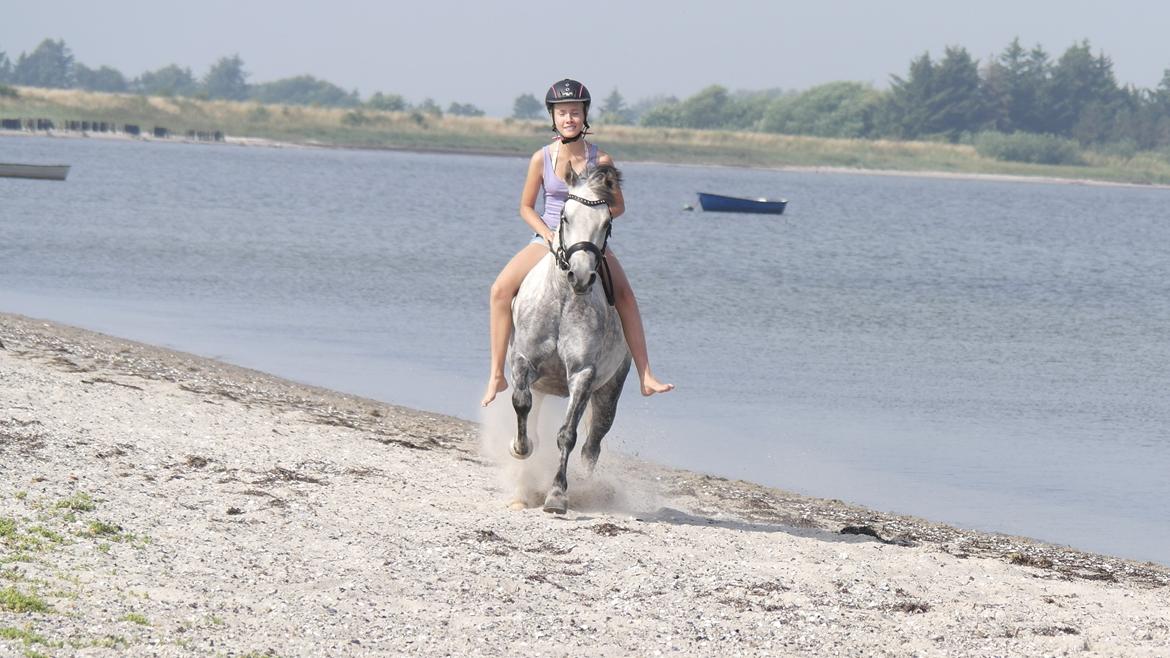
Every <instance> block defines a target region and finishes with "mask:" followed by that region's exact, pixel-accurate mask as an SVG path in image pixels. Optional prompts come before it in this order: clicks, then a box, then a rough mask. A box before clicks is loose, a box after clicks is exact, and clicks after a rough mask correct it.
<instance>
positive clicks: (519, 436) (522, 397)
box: [508, 354, 533, 459]
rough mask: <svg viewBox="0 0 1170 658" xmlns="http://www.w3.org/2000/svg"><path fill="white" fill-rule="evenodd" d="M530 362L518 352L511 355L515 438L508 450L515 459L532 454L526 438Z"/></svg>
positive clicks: (529, 398) (530, 388) (530, 398)
mask: <svg viewBox="0 0 1170 658" xmlns="http://www.w3.org/2000/svg"><path fill="white" fill-rule="evenodd" d="M532 375H533V372H532V364H531V363H529V362H528V359H526V358H524V357H523V356H522V355H520V354H514V355H513V357H512V378H513V379H514V380H515V381H513V383H512V407H513V408H514V409H515V410H516V438H515V439H513V440H512V445H510V446H509V448H508V449H509V451H510V452H511V453H512V456H513V457H515V458H516V459H528V458H529V457H531V456H532V442H531V441H529V440H528V412H529V411H531V410H532Z"/></svg>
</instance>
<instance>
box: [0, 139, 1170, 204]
mask: <svg viewBox="0 0 1170 658" xmlns="http://www.w3.org/2000/svg"><path fill="white" fill-rule="evenodd" d="M0 137H42V138H45V137H47V138H58V139H102V140H110V141H139V142H159V143H171V144H195V145H202V146H246V147H260V148H292V149H329V150H343V151H345V150H348V151H391V152H404V153H422V154H439V155H477V156H489V157H503V158H512V157H516V158H520V157H525V156H526V155H527V154H525V153H520V152H509V151H503V150H491V149H475V148H447V147H434V148H425V147H417V146H401V147H397V146H361V145H344V144H327V143H320V142H314V141H311V140H310V141H306V142H288V141H280V140H274V139H268V138H264V137H238V136H233V135H225V136H224V141H223V142H210V141H201V140H197V139H189V138H187V137H161V138H160V137H153V136H149V135H140V136H132V135H124V134H121V133H93V134H89V133H76V132H72V131H65V130H54V131H49V132H46V133H44V134H42V133H36V132H33V133H30V132H25V131H14V130H0ZM624 162H629V163H634V164H645V165H661V166H671V167H716V168H726V169H752V170H758V171H785V172H799V173H816V174H852V175H860V176H894V177H904V178H935V179H942V180H970V181H992V182H1005V183H1034V184H1049V185H1086V186H1094V187H1120V188H1131V189H1153V190H1170V184H1164V183H1130V182H1121V181H1107V180H1097V179H1092V178H1065V177H1059V176H1025V175H1020V174H994V173H975V172H953V171H934V170H909V169H864V168H853V167H838V166H829V165H778V166H763V165H734V164H725V163H702V162H698V163H686V162H666V161H660V160H635V159H627V160H624Z"/></svg>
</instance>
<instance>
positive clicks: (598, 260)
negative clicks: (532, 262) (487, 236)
mask: <svg viewBox="0 0 1170 658" xmlns="http://www.w3.org/2000/svg"><path fill="white" fill-rule="evenodd" d="M567 182H568V184H569V198H568V200H567V201H566V202H565V209H564V211H563V212H562V213H561V223H560V226H559V227H558V228H557V231H556V236H555V238H554V240H555V244H554V245H553V250H552V252H551V253H549V255H547V256H545V257H544V259H543V260H541V261H540V262H539V263H538V264H537V265H536V267H534V268H533V269H532V271H531V272H529V273H528V276H527V277H526V278H525V279H524V283H522V284H521V285H520V291H519V292H518V293H517V294H516V299H515V301H514V302H513V304H512V320H513V323H514V326H515V330H514V332H513V334H512V349H511V355H510V357H509V358H510V365H511V369H512V377H513V390H512V406H513V407H515V408H516V421H517V431H516V438H515V440H514V441H512V445H511V452H512V456H513V457H516V458H517V459H526V458H527V457H529V456H530V455H531V454H532V450H533V446H532V443H531V441H530V440H529V437H528V414H529V412H530V411H531V410H532V392H533V391H537V392H540V393H548V394H551V395H559V396H561V397H566V396H567V397H568V398H569V407H568V410H567V412H566V414H565V420H564V422H563V423H562V424H561V427H560V430H559V431H558V432H557V446H558V447H559V448H560V450H561V461H560V468H558V469H557V473H556V476H555V477H554V478H553V483H552V488H551V489H549V491H548V495H547V496H546V497H545V500H544V511H546V512H555V513H557V514H564V513H565V511H566V510H567V509H568V504H569V500H568V495H567V493H566V491H567V489H568V486H569V485H568V478H567V476H566V469H567V468H568V464H569V454H570V453H572V452H573V446H574V445H576V443H577V425H578V424H579V423H580V422H581V417H582V415H583V414H584V413H585V406H586V405H587V404H588V405H589V406H590V412H591V413H590V421H589V427H588V431H587V436H586V440H585V445H584V446H582V448H581V457H582V459H584V461H585V466H586V468H587V469H588V471H589V472H590V473H591V472H592V471H593V468H594V467H595V466H596V465H597V457H598V456H599V455H600V454H601V439H602V438H603V437H604V436H605V433H606V432H608V431H609V428H610V426H612V425H613V418H614V414H615V413H616V412H617V403H618V397H620V396H621V392H622V385H623V384H624V383H625V381H626V374H627V373H629V371H630V351H629V349H628V348H627V347H626V340H625V336H624V335H623V334H622V325H621V320H619V319H618V314H617V311H616V310H615V309H614V307H613V303H612V297H613V290H612V285H611V283H610V281H609V278H608V267H607V265H606V263H605V258H604V256H605V248H606V242H607V241H608V239H609V232H610V222H612V221H613V218H612V217H611V216H610V213H609V204H610V203H613V200H614V191H615V190H616V189H617V188H618V186H619V185H621V172H619V171H618V170H617V169H616V168H614V167H612V166H609V165H601V166H598V167H594V168H592V169H590V170H589V171H587V172H586V173H585V174H584V175H583V176H581V177H577V176H576V175H575V173H574V172H573V171H572V169H570V171H569V180H568V181H567ZM599 275H605V276H603V277H600V278H602V279H603V281H602V285H601V286H597V285H594V283H595V282H597V280H598V278H599ZM607 298H608V299H607Z"/></svg>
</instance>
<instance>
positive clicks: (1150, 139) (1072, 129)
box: [515, 39, 1170, 164]
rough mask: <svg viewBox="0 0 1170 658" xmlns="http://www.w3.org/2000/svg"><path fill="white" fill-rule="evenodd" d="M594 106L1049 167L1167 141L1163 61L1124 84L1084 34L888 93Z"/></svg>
mask: <svg viewBox="0 0 1170 658" xmlns="http://www.w3.org/2000/svg"><path fill="white" fill-rule="evenodd" d="M531 100H532V101H534V100H535V99H531ZM537 107H538V106H537ZM522 109H523V110H526V111H528V112H529V113H530V114H537V113H538V112H537V109H536V108H534V107H533V103H532V102H531V101H528V100H526V101H525V102H524V103H521V99H519V98H518V99H517V103H516V110H515V115H516V116H520V115H521V110H522ZM600 109H601V112H600V115H599V120H600V121H603V122H605V121H608V122H612V123H626V124H637V125H642V126H651V127H671V128H700V129H703V128H708V129H710V128H716V129H724V130H746V131H759V132H771V133H784V134H791V135H811V136H817V137H842V138H861V139H906V140H911V139H917V140H920V139H926V140H945V141H949V142H960V141H970V142H973V143H975V144H976V146H977V147H981V150H983V149H982V147H986V148H987V149H988V150H989V151H992V152H993V154H996V155H1000V156H1003V157H1005V159H1019V160H1026V161H1037V162H1049V163H1054V164H1058V163H1060V161H1062V160H1068V159H1070V158H1073V157H1074V156H1073V155H1071V154H1072V153H1075V152H1076V151H1078V150H1079V147H1082V146H1091V147H1105V150H1109V151H1113V152H1116V153H1118V154H1123V155H1124V154H1130V155H1132V153H1133V152H1136V151H1138V150H1155V149H1170V69H1167V70H1166V72H1165V74H1164V75H1163V78H1162V80H1161V83H1160V84H1159V85H1158V86H1157V88H1155V89H1152V90H1149V89H1139V88H1136V87H1133V86H1122V85H1120V84H1119V83H1118V82H1117V79H1116V77H1115V76H1114V73H1113V63H1112V60H1110V59H1109V57H1107V56H1106V55H1104V54H1103V53H1098V54H1093V52H1092V49H1091V47H1090V44H1089V42H1088V41H1082V42H1079V43H1075V44H1073V45H1072V46H1070V47H1069V48H1068V49H1067V50H1066V51H1065V52H1064V53H1063V54H1062V55H1061V56H1060V57H1059V58H1056V59H1053V58H1052V57H1051V56H1050V55H1049V54H1048V53H1047V52H1046V51H1045V50H1044V49H1043V48H1042V47H1041V46H1036V47H1034V48H1032V49H1031V50H1027V49H1025V48H1023V47H1022V46H1021V45H1020V42H1019V39H1015V40H1013V41H1012V42H1011V43H1010V44H1009V45H1008V46H1007V47H1006V48H1005V49H1004V50H1003V52H1001V53H999V54H996V55H994V56H993V57H991V58H990V60H989V61H988V62H986V63H983V64H982V65H981V64H980V62H979V61H978V60H976V59H975V58H973V57H972V56H971V55H970V53H968V51H967V50H966V49H965V48H962V47H957V46H955V47H950V48H947V49H946V50H945V52H944V53H943V56H942V57H941V58H939V59H935V58H932V57H931V55H930V53H924V54H922V55H921V56H919V57H916V58H915V59H914V60H912V61H911V62H910V66H909V69H908V72H907V73H906V74H905V76H904V77H903V76H899V75H892V76H891V79H890V87H889V89H887V90H879V89H876V88H874V87H873V86H872V85H869V84H864V83H860V82H830V83H827V84H823V85H818V86H816V87H812V88H811V89H808V90H805V91H802V92H779V91H768V92H735V93H732V92H730V91H729V90H728V89H726V88H725V87H722V86H719V85H712V86H710V87H707V88H705V89H703V90H701V91H699V92H698V93H696V94H695V95H693V96H691V97H689V98H686V99H682V100H680V99H677V98H666V99H659V100H658V102H656V103H651V104H648V105H647V104H645V103H643V104H641V106H640V107H639V106H633V107H629V106H627V105H626V104H625V100H624V99H623V98H622V97H621V94H620V93H618V92H617V91H616V90H614V91H613V92H612V93H611V94H610V95H609V96H608V97H606V98H605V99H604V101H603V102H602V104H601V108H600ZM1003 135H1011V136H1018V138H1017V139H1014V140H1006V141H1005V140H1004V139H1002V136H1003ZM1070 146H1071V147H1072V148H1071V149H1070V148H1069V147H1070ZM1009 147H1011V148H1009Z"/></svg>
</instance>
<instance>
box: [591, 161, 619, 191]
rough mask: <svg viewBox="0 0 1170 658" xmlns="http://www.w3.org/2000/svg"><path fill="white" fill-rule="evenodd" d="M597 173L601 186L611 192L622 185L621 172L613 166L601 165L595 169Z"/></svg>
mask: <svg viewBox="0 0 1170 658" xmlns="http://www.w3.org/2000/svg"><path fill="white" fill-rule="evenodd" d="M597 173H598V174H599V175H600V177H601V183H602V185H605V189H607V190H609V191H610V192H613V190H615V189H617V188H619V187H621V185H622V172H621V171H620V170H618V168H617V167H615V166H613V165H601V166H599V167H598V168H597Z"/></svg>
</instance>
